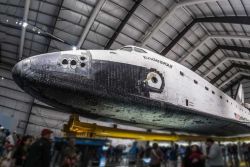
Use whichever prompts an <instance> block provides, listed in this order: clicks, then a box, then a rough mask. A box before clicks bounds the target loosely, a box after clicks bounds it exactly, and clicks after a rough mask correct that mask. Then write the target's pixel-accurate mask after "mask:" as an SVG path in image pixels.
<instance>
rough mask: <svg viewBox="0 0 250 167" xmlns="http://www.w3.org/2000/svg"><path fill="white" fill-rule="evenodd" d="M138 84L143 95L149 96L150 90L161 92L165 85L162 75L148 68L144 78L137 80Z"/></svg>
mask: <svg viewBox="0 0 250 167" xmlns="http://www.w3.org/2000/svg"><path fill="white" fill-rule="evenodd" d="M139 84H140V88H141V91H140V92H141V93H143V94H144V96H149V93H150V92H154V93H162V92H163V89H164V86H165V82H164V77H163V75H162V74H161V73H160V72H159V71H157V70H155V69H150V70H149V72H148V74H147V75H146V77H145V79H144V80H143V81H139Z"/></svg>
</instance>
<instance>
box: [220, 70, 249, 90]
mask: <svg viewBox="0 0 250 167" xmlns="http://www.w3.org/2000/svg"><path fill="white" fill-rule="evenodd" d="M240 75H243V76H248V77H250V74H249V73H246V72H238V73H236V74H234V75H233V76H231V77H230V78H229V79H227V80H226V81H224V82H222V83H221V84H220V85H219V88H222V87H223V86H225V85H226V84H227V83H229V82H230V81H232V80H233V79H234V78H236V77H238V76H240Z"/></svg>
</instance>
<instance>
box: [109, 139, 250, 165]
mask: <svg viewBox="0 0 250 167" xmlns="http://www.w3.org/2000/svg"><path fill="white" fill-rule="evenodd" d="M132 148H133V147H132ZM132 148H131V150H136V151H129V152H128V155H130V156H129V157H130V161H132V162H133V161H134V159H135V158H131V154H132V155H135V157H136V162H134V163H131V164H137V165H136V166H150V167H160V166H164V167H239V166H240V162H242V161H243V162H245V166H246V167H250V145H249V144H246V143H243V144H240V145H239V144H228V145H219V144H218V143H216V142H215V141H214V140H213V139H211V138H210V139H207V140H206V142H205V144H204V145H201V146H200V145H195V144H194V145H190V146H182V145H180V146H179V145H177V144H174V143H173V144H172V146H171V147H159V146H158V144H157V143H154V144H153V145H152V147H145V148H144V147H142V146H138V147H136V149H132ZM116 152H121V150H120V149H119V147H113V146H110V149H109V150H108V152H107V153H108V155H107V157H108V161H119V159H122V158H118V159H116V158H114V157H117V155H121V154H116ZM119 157H121V156H119ZM132 157H133V156H132Z"/></svg>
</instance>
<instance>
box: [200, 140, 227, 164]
mask: <svg viewBox="0 0 250 167" xmlns="http://www.w3.org/2000/svg"><path fill="white" fill-rule="evenodd" d="M206 144H207V155H206V156H204V157H205V158H206V159H207V166H208V167H224V161H223V157H222V151H221V149H220V146H219V145H218V144H216V143H215V142H214V140H213V139H211V138H208V139H207V141H206Z"/></svg>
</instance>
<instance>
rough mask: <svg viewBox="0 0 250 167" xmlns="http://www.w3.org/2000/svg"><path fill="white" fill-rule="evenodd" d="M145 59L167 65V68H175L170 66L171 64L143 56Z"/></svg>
mask: <svg viewBox="0 0 250 167" xmlns="http://www.w3.org/2000/svg"><path fill="white" fill-rule="evenodd" d="M143 58H144V59H147V60H152V61H155V62H157V63H160V64H162V65H165V66H167V67H169V68H172V67H173V65H171V64H169V63H167V62H164V61H161V60H158V59H156V58H152V57H147V56H143Z"/></svg>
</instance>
